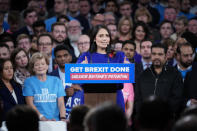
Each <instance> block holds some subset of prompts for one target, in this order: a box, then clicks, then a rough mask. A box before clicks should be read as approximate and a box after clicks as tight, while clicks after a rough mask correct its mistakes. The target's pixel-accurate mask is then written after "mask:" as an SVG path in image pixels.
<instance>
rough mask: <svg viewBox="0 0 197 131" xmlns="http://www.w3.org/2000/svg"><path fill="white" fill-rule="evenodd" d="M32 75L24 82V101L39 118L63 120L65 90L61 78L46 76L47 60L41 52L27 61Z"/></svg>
mask: <svg viewBox="0 0 197 131" xmlns="http://www.w3.org/2000/svg"><path fill="white" fill-rule="evenodd" d="M29 64H30V65H29V69H30V73H31V74H32V75H33V76H31V77H29V78H27V79H26V80H25V82H24V88H23V95H24V96H25V100H26V103H27V104H28V105H30V106H31V107H32V108H33V109H34V110H35V111H36V112H37V114H38V115H39V117H40V120H42V121H46V120H65V116H66V113H65V106H64V96H65V91H64V88H63V84H62V82H61V80H60V79H59V78H57V77H54V76H48V75H47V74H46V73H47V70H48V66H49V60H48V59H47V56H45V55H44V54H42V53H35V54H33V56H32V57H31V59H30V63H29Z"/></svg>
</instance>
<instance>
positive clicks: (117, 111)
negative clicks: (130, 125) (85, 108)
mask: <svg viewBox="0 0 197 131" xmlns="http://www.w3.org/2000/svg"><path fill="white" fill-rule="evenodd" d="M84 125H85V131H126V129H127V119H126V115H125V112H124V111H123V110H122V109H121V108H120V107H119V106H117V105H114V104H112V103H110V102H105V103H103V104H101V105H99V106H97V107H95V108H93V109H91V110H90V111H89V112H88V114H87V115H86V116H85V119H84Z"/></svg>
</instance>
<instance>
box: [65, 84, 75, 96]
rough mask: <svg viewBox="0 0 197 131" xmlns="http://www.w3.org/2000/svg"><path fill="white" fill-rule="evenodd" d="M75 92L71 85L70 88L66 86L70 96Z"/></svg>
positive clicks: (67, 93)
mask: <svg viewBox="0 0 197 131" xmlns="http://www.w3.org/2000/svg"><path fill="white" fill-rule="evenodd" d="M74 93H75V91H74V88H73V87H72V86H71V87H70V88H66V95H67V96H68V97H70V96H73V94H74Z"/></svg>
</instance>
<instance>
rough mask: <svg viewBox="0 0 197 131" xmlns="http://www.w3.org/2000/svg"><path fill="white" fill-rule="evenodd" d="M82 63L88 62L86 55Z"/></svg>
mask: <svg viewBox="0 0 197 131" xmlns="http://www.w3.org/2000/svg"><path fill="white" fill-rule="evenodd" d="M81 63H82V64H88V58H87V56H85V60H84V61H82V62H81Z"/></svg>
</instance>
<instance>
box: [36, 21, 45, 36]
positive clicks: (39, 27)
mask: <svg viewBox="0 0 197 131" xmlns="http://www.w3.org/2000/svg"><path fill="white" fill-rule="evenodd" d="M45 27H46V26H45V23H44V21H42V20H40V21H36V22H34V23H33V31H34V34H35V35H36V36H37V37H38V36H39V35H40V34H43V33H46V29H45Z"/></svg>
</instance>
